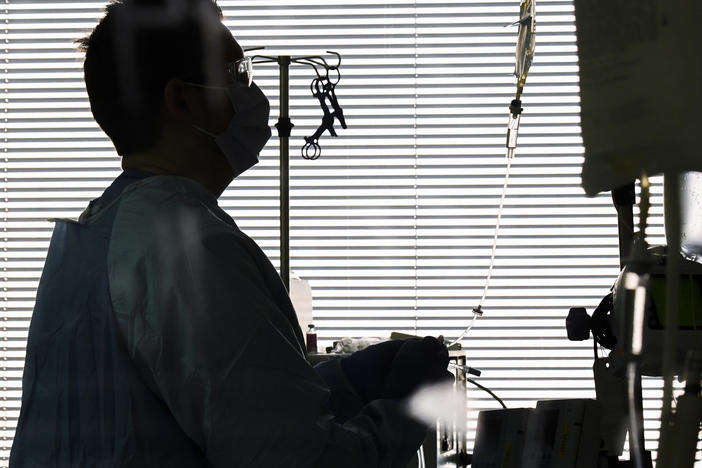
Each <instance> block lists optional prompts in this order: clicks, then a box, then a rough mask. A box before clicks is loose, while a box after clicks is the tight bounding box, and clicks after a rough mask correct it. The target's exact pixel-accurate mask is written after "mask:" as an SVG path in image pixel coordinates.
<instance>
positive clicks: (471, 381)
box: [466, 377, 507, 409]
mask: <svg viewBox="0 0 702 468" xmlns="http://www.w3.org/2000/svg"><path fill="white" fill-rule="evenodd" d="M466 382H470V383H472V384H473V385H475V386H476V387H478V388H479V389H480V390H482V391H484V392H487V393H489V394H490V396H491V397H493V398H494V399H495V400H497V401H498V403H500V405H502V407H503V408H505V409H507V405H505V402H504V401H502V398H500V397H498V396H497V395H495V394H494V393H493V392H492V390H490V389H489V388H487V387H485V386H483V385H480V384H479V383H478V382H476V381H475V380H473V379H471V378H468V377H466Z"/></svg>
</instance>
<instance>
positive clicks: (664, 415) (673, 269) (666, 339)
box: [657, 171, 681, 467]
mask: <svg viewBox="0 0 702 468" xmlns="http://www.w3.org/2000/svg"><path fill="white" fill-rule="evenodd" d="M663 184H664V185H663V187H664V204H665V206H664V211H665V237H666V241H667V244H668V254H667V268H666V273H665V274H666V296H665V298H666V303H665V330H664V333H663V409H662V411H661V432H660V439H659V440H660V441H659V444H658V463H657V466H660V467H668V466H672V465H671V464H670V460H672V454H671V446H672V440H671V437H672V423H673V410H672V402H673V378H674V376H675V375H676V374H678V372H679V368H678V367H677V364H678V362H677V353H678V345H677V341H676V336H677V333H678V322H679V321H678V314H679V310H678V307H679V302H680V292H679V291H680V268H681V258H680V250H681V247H680V244H681V239H680V234H681V228H680V174H679V173H677V172H675V171H670V172H666V173H665V179H664V181H663Z"/></svg>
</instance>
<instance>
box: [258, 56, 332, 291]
mask: <svg viewBox="0 0 702 468" xmlns="http://www.w3.org/2000/svg"><path fill="white" fill-rule="evenodd" d="M261 49H263V47H258V48H256V49H248V50H247V52H248V51H251V50H261ZM327 53H328V54H332V55H334V56H336V58H337V63H336V65H330V64H329V63H328V62H327V61H326V59H325V58H324V57H321V56H318V55H307V56H301V57H293V56H290V55H276V56H268V55H254V56H253V57H251V59H252V62H253V63H254V64H259V63H261V64H263V63H277V64H278V67H279V69H280V83H279V87H280V117H279V118H278V123H276V124H275V128H276V129H278V137H279V139H280V277H281V279H282V280H283V284H284V285H285V287H286V288H287V289H288V290H289V289H290V134H291V132H292V129H293V127H294V125H293V123H292V121H291V120H290V66H291V65H292V64H295V63H296V64H301V65H307V66H310V67H312V68H314V70H315V73H316V75H317V78H319V79H320V80H321V77H322V75H321V74H320V72H319V69H320V68H321V69H324V70H325V74H324V76H325V77H328V76H329V71H330V70H335V71H337V72H338V71H339V66H340V65H341V55H339V54H338V53H336V52H330V51H327ZM339 76H340V75H339ZM323 81H324V83H325V84H324V85H323V86H322V88H323V90H324V94H323V98H320V104H324V102H323V99H327V98H329V99H332V98H331V97H330V96H333V101H332V107H333V108H334V109H335V112H334V114H335V115H334V116H333V117H336V118H338V119H339V121H340V122H342V126H343V128H346V121H345V119H344V117H343V111H341V108H340V107H338V102H336V95H335V94H334V92H333V90H334V87H335V86H336V83H334V84H333V85H327V84H326V83H327V80H323ZM336 82H337V83H338V80H337V81H336ZM320 83H322V81H320ZM313 86H314V82H313ZM328 86H331V89H330V90H328V89H327V88H328ZM337 108H338V109H337ZM323 110H324V108H323ZM328 111H329V109H328V108H326V110H324V118H323V127H325V128H327V126H328V125H333V120H334V119H333V117H332V119H331V124H329V118H328V117H327V113H328ZM324 119H326V122H327V123H326V124H325V123H324ZM331 128H332V129H333V127H331ZM320 135H321V133H320ZM315 145H316V141H315ZM317 149H318V146H317ZM317 149H315V150H314V152H313V153H312V156H315V155H316V157H319V155H318V154H317V153H316V152H317ZM304 154H306V152H305V149H304V147H303V155H304ZM316 157H310V158H306V159H316Z"/></svg>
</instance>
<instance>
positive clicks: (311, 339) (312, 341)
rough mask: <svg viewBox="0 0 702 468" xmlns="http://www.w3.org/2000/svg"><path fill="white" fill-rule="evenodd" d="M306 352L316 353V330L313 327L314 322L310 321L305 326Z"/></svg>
mask: <svg viewBox="0 0 702 468" xmlns="http://www.w3.org/2000/svg"><path fill="white" fill-rule="evenodd" d="M307 328H308V330H307V336H306V338H307V353H309V354H316V353H317V330H315V328H314V324H312V323H310V324H309V325H308V326H307Z"/></svg>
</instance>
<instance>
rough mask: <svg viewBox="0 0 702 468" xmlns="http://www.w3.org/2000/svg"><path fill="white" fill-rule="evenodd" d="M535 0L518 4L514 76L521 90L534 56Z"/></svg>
mask: <svg viewBox="0 0 702 468" xmlns="http://www.w3.org/2000/svg"><path fill="white" fill-rule="evenodd" d="M534 1H535V0H522V3H521V5H520V6H519V33H518V38H517V53H516V55H517V56H516V65H515V67H514V76H516V77H517V87H518V88H519V89H520V90H521V88H523V87H524V83H525V82H526V78H527V74H528V73H529V68H530V67H531V62H532V60H533V58H534V46H535V42H536V41H535V38H534V27H535V24H536V22H535V20H534V17H535V12H536V10H535V7H534Z"/></svg>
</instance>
